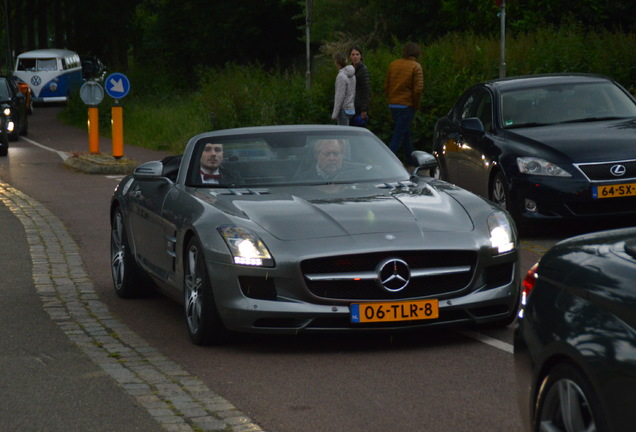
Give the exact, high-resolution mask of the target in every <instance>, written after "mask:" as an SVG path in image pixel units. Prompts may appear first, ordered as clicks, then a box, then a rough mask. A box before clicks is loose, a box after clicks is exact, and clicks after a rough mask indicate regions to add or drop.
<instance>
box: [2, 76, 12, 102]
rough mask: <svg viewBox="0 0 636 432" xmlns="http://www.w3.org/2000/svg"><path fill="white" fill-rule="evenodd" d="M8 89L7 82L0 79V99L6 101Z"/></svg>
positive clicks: (8, 95)
mask: <svg viewBox="0 0 636 432" xmlns="http://www.w3.org/2000/svg"><path fill="white" fill-rule="evenodd" d="M9 97H10V94H9V88H8V86H7V80H6V79H5V78H0V99H3V100H6V99H9Z"/></svg>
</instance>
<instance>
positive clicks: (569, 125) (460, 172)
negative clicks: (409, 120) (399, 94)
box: [433, 74, 636, 224]
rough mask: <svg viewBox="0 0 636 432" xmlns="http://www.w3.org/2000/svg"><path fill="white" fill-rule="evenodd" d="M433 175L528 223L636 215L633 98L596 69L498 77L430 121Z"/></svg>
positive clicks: (467, 94)
mask: <svg viewBox="0 0 636 432" xmlns="http://www.w3.org/2000/svg"><path fill="white" fill-rule="evenodd" d="M433 154H434V155H435V156H436V158H437V160H438V164H439V168H438V177H440V178H442V179H444V180H447V181H449V182H451V183H454V184H456V185H458V186H460V187H463V188H466V189H468V190H470V191H472V192H475V193H477V194H479V195H481V196H483V197H486V198H489V199H491V200H492V201H494V202H496V203H499V204H500V205H502V206H503V207H505V208H506V209H507V210H508V211H509V212H510V213H511V214H512V215H513V217H514V218H515V219H516V220H517V222H519V223H520V224H524V223H525V222H528V221H533V220H534V221H536V220H545V219H563V218H596V217H599V216H608V217H613V216H618V215H636V100H635V99H634V97H633V96H632V95H631V94H630V93H629V92H628V91H627V90H625V89H624V88H623V87H621V86H620V85H619V84H617V83H616V82H615V81H613V80H611V79H609V78H606V77H603V76H598V75H584V74H555V75H535V76H524V77H513V78H505V79H498V80H493V81H489V82H484V83H480V84H477V85H475V86H473V87H471V88H470V89H468V90H467V91H466V92H465V93H464V94H463V95H462V96H461V97H460V98H459V100H458V101H457V103H456V104H455V106H453V108H452V109H451V110H450V112H449V113H448V114H447V115H446V116H444V117H442V118H441V119H439V120H438V122H437V124H436V126H435V132H434V143H433Z"/></svg>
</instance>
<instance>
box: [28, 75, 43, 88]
mask: <svg viewBox="0 0 636 432" xmlns="http://www.w3.org/2000/svg"><path fill="white" fill-rule="evenodd" d="M31 84H33V85H34V86H39V85H40V84H42V78H40V77H39V76H37V75H33V76H32V77H31Z"/></svg>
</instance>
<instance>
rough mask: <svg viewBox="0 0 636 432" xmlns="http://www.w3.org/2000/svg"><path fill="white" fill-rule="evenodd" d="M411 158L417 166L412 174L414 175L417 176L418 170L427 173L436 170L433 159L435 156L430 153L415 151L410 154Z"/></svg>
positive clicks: (435, 160)
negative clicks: (426, 171)
mask: <svg viewBox="0 0 636 432" xmlns="http://www.w3.org/2000/svg"><path fill="white" fill-rule="evenodd" d="M411 158H412V159H413V160H414V161H415V163H416V164H417V167H416V168H415V171H414V172H413V173H414V174H417V173H418V172H419V170H428V171H429V172H432V171H433V170H435V169H437V159H435V156H433V155H432V154H430V153H427V152H425V151H421V150H416V151H414V152H413V153H411Z"/></svg>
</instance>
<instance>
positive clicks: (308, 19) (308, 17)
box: [5, 0, 313, 90]
mask: <svg viewBox="0 0 636 432" xmlns="http://www.w3.org/2000/svg"><path fill="white" fill-rule="evenodd" d="M5 1H6V0H5ZM312 2H313V0H305V39H306V40H305V46H306V51H307V81H306V86H307V90H309V89H310V88H311V52H310V46H309V42H310V37H309V28H310V27H311V20H312V16H311V15H312V9H313V4H312Z"/></svg>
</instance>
